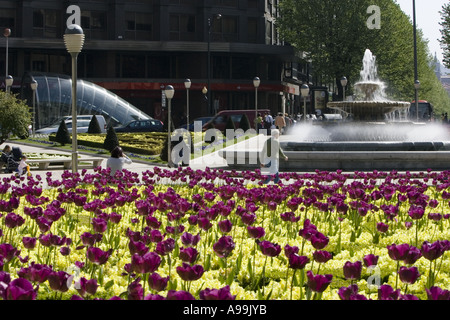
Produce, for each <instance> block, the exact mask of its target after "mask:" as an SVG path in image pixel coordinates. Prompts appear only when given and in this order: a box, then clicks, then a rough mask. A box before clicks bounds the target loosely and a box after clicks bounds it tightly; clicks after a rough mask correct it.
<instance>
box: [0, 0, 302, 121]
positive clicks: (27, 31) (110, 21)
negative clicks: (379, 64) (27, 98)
mask: <svg viewBox="0 0 450 320" xmlns="http://www.w3.org/2000/svg"><path fill="white" fill-rule="evenodd" d="M277 3H278V0H240V1H238V0H128V1H124V0H90V1H81V0H80V1H77V0H71V1H65V0H36V1H32V0H0V30H4V29H5V28H9V29H11V35H10V36H9V37H5V36H3V37H2V38H3V39H0V40H1V41H0V50H1V52H0V76H1V77H2V78H3V77H4V76H6V60H8V74H10V75H12V76H13V77H14V79H15V84H14V87H13V90H14V89H15V88H16V89H17V88H18V87H20V86H21V83H20V81H21V78H22V76H23V75H24V74H26V73H36V72H40V73H53V74H61V75H70V74H71V60H70V55H69V54H68V53H67V51H66V49H65V46H64V41H63V36H64V32H65V30H66V27H67V25H68V24H71V23H74V22H75V23H76V22H78V21H79V23H80V24H81V27H82V28H83V31H84V33H85V35H86V42H85V45H84V47H83V50H82V52H81V53H80V55H79V56H78V68H79V69H78V77H79V78H80V79H83V80H86V81H90V82H93V83H95V84H97V85H99V86H101V87H104V88H105V89H107V90H110V91H112V92H114V93H115V94H117V95H118V96H120V97H121V98H123V99H125V100H126V101H128V102H130V103H131V104H132V105H134V106H136V107H137V108H138V109H140V110H141V111H143V112H144V113H146V114H148V115H150V116H153V117H155V118H160V119H163V118H164V105H165V103H164V99H162V96H163V95H162V91H163V89H164V87H165V86H166V85H169V84H171V85H173V86H174V87H175V90H176V91H175V97H174V99H173V101H172V107H173V115H174V121H175V122H176V121H179V119H177V118H181V117H182V115H183V113H184V112H185V110H186V100H187V99H186V97H187V94H186V89H185V87H184V80H185V79H186V78H188V79H190V80H191V82H192V87H191V88H190V91H189V94H190V102H189V105H190V117H191V119H194V118H195V117H200V116H204V115H211V114H214V113H215V112H217V111H219V110H225V109H251V108H254V107H255V88H254V86H253V78H254V77H256V76H257V77H259V78H260V79H261V85H260V87H259V88H258V90H257V94H258V107H259V108H269V109H271V110H272V111H273V112H274V113H275V112H278V111H286V112H291V113H294V112H297V111H299V110H300V109H301V107H300V105H302V103H301V102H300V100H299V99H298V98H297V99H296V98H295V97H298V95H299V89H298V88H299V85H300V84H301V83H302V82H307V83H309V82H310V79H311V76H310V74H309V68H310V66H309V64H307V63H304V62H302V61H301V60H300V59H299V58H298V56H297V55H296V52H295V50H294V48H292V47H291V46H289V45H286V44H284V43H283V42H282V41H281V40H280V39H279V37H278V33H277V32H276V29H275V25H274V21H275V19H276V17H277V15H278V11H277ZM78 10H79V15H78ZM219 14H220V15H221V18H220V19H218V18H217V17H218V15H219ZM5 49H6V50H5ZM208 57H210V59H208ZM208 61H209V62H210V63H208ZM208 70H209V71H210V72H208ZM208 73H209V74H210V76H208ZM2 85H3V86H4V82H3V81H2ZM208 87H209V88H210V91H209V92H208V93H207V94H205V92H204V91H203V92H202V89H204V88H208ZM208 97H209V98H210V99H209V100H208V99H207V98H208ZM297 100H298V102H296V101H297ZM286 101H287V102H288V103H286ZM294 103H295V104H294Z"/></svg>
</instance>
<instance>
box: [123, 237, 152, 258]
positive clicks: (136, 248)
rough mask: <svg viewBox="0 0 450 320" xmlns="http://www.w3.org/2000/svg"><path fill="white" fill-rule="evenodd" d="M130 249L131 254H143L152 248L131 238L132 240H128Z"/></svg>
mask: <svg viewBox="0 0 450 320" xmlns="http://www.w3.org/2000/svg"><path fill="white" fill-rule="evenodd" d="M128 249H129V250H130V253H131V255H133V254H135V253H137V254H139V255H141V256H142V255H144V254H146V253H147V252H148V251H149V250H150V249H149V248H148V247H147V245H146V244H145V243H144V242H142V241H133V239H130V242H128Z"/></svg>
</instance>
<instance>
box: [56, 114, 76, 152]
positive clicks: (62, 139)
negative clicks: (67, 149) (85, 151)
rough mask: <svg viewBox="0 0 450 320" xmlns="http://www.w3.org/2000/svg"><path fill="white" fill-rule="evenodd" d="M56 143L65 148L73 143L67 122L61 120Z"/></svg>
mask: <svg viewBox="0 0 450 320" xmlns="http://www.w3.org/2000/svg"><path fill="white" fill-rule="evenodd" d="M55 141H56V142H58V143H59V144H61V145H63V146H65V145H66V144H70V143H71V142H72V139H71V136H70V134H69V129H67V125H66V122H65V121H64V120H61V123H60V124H59V127H58V131H57V132H56V136H55Z"/></svg>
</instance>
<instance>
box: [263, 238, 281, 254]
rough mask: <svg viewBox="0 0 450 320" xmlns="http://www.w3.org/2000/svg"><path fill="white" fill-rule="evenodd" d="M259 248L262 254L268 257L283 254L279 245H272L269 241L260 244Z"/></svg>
mask: <svg viewBox="0 0 450 320" xmlns="http://www.w3.org/2000/svg"><path fill="white" fill-rule="evenodd" d="M259 247H260V249H261V252H262V254H263V255H265V256H268V257H276V256H278V255H279V254H280V252H281V247H280V245H279V244H276V243H272V242H270V241H267V240H265V241H262V242H260V243H259Z"/></svg>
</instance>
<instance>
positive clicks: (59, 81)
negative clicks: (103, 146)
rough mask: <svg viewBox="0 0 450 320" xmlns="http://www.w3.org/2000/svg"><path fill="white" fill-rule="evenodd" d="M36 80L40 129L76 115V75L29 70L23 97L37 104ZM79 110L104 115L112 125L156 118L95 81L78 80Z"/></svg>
mask: <svg viewBox="0 0 450 320" xmlns="http://www.w3.org/2000/svg"><path fill="white" fill-rule="evenodd" d="M33 80H36V81H37V83H38V88H37V90H36V100H35V112H36V129H39V128H44V127H47V126H49V125H52V124H54V123H55V122H56V121H58V120H59V119H61V118H62V117H64V116H71V115H72V106H71V103H72V102H71V101H72V100H71V99H72V98H71V96H72V79H71V78H70V77H68V76H64V75H56V74H45V73H26V74H25V75H24V76H23V78H22V86H21V99H26V100H27V103H28V105H30V107H31V108H32V107H33V105H32V104H33V102H32V101H33V91H32V90H31V87H30V83H31V81H33ZM77 112H78V114H79V115H86V114H91V115H102V116H104V118H105V120H106V123H107V125H108V126H113V127H115V126H118V125H124V124H127V123H128V122H130V121H133V120H139V119H152V117H150V116H149V115H147V114H145V113H144V112H142V111H140V110H139V109H138V108H136V107H135V106H133V105H131V104H130V103H128V102H127V101H125V100H123V99H122V98H120V97H119V96H117V95H116V94H114V93H112V92H111V91H108V90H106V89H104V88H102V87H100V86H98V85H96V84H94V83H91V82H88V81H84V80H78V81H77Z"/></svg>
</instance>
